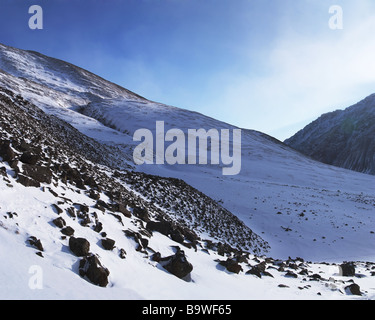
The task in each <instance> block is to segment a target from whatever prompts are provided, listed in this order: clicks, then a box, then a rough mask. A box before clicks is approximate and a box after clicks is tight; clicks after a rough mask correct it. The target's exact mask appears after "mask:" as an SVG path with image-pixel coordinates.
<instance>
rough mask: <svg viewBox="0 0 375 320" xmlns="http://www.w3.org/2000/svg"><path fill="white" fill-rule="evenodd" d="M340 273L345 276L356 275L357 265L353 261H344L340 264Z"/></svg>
mask: <svg viewBox="0 0 375 320" xmlns="http://www.w3.org/2000/svg"><path fill="white" fill-rule="evenodd" d="M339 269H340V275H341V276H344V277H354V276H355V266H354V263H352V262H344V263H343V264H341V265H340V266H339Z"/></svg>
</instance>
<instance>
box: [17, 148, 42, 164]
mask: <svg viewBox="0 0 375 320" xmlns="http://www.w3.org/2000/svg"><path fill="white" fill-rule="evenodd" d="M39 158H40V157H39V156H38V155H36V154H32V153H30V152H28V151H26V152H24V153H23V154H22V156H21V157H20V161H21V162H22V163H26V164H31V165H36V163H37V162H38V160H39Z"/></svg>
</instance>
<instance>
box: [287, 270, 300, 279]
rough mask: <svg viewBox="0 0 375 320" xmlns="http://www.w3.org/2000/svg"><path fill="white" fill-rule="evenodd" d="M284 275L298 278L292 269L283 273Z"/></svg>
mask: <svg viewBox="0 0 375 320" xmlns="http://www.w3.org/2000/svg"><path fill="white" fill-rule="evenodd" d="M285 277H291V278H298V275H297V274H296V273H294V272H293V271H290V270H288V271H287V272H286V274H285Z"/></svg>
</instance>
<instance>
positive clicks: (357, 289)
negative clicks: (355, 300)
mask: <svg viewBox="0 0 375 320" xmlns="http://www.w3.org/2000/svg"><path fill="white" fill-rule="evenodd" d="M345 291H346V292H347V293H351V294H353V295H356V296H361V295H362V293H361V289H360V287H359V285H358V284H356V283H352V284H351V285H350V286H347V287H345Z"/></svg>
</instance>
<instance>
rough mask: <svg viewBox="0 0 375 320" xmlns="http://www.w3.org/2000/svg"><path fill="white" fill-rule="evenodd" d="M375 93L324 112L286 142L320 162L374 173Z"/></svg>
mask: <svg viewBox="0 0 375 320" xmlns="http://www.w3.org/2000/svg"><path fill="white" fill-rule="evenodd" d="M374 135H375V95H374V94H373V95H370V96H369V97H367V98H365V99H364V100H362V101H360V102H359V103H357V104H355V105H353V106H351V107H349V108H347V109H345V110H337V111H334V112H330V113H326V114H323V115H322V116H321V117H320V118H318V119H317V120H315V121H314V122H312V123H310V124H309V125H308V126H306V127H305V128H304V129H302V130H301V131H299V132H297V133H296V134H295V135H294V136H293V137H291V138H289V139H287V140H285V143H286V144H287V145H289V146H291V147H293V148H294V149H296V150H298V151H300V152H302V153H303V154H305V155H308V156H310V157H312V158H313V159H316V160H318V161H321V162H324V163H327V164H331V165H335V166H338V167H342V168H346V169H351V170H355V171H359V172H363V173H369V174H375V141H374V139H373V137H374Z"/></svg>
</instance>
